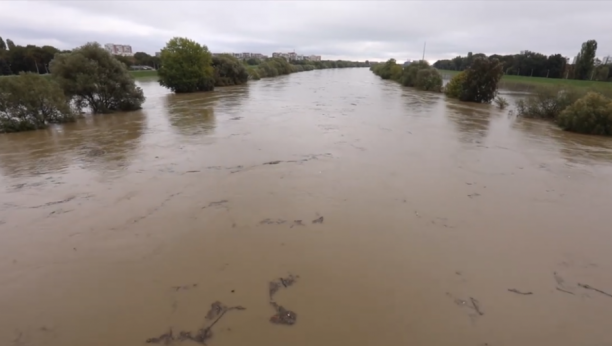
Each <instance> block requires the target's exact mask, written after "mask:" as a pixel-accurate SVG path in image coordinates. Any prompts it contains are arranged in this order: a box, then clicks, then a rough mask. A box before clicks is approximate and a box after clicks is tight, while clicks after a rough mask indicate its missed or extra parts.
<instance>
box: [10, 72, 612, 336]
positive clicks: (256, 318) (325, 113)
mask: <svg viewBox="0 0 612 346" xmlns="http://www.w3.org/2000/svg"><path fill="white" fill-rule="evenodd" d="M141 86H142V87H143V89H144V92H145V94H146V96H147V102H146V103H145V105H144V108H143V109H142V110H141V111H138V112H133V113H127V114H113V115H104V116H96V117H87V118H85V119H83V120H80V121H78V122H77V123H74V124H67V125H64V126H61V127H52V128H50V129H47V130H42V131H36V132H29V133H17V134H7V135H1V136H0V186H1V188H2V190H1V191H0V345H9V346H13V345H46V346H73V345H74V346H77V345H78V346H80V345H88V346H108V345H144V344H145V340H146V339H147V338H151V337H154V338H162V337H163V335H160V333H167V332H168V331H169V330H172V331H173V332H172V334H171V335H172V338H173V339H174V338H180V337H181V334H180V331H185V332H186V333H187V332H191V334H189V335H190V337H191V338H193V339H198V340H200V339H202V340H203V339H204V336H206V335H208V334H207V333H204V334H202V333H200V332H199V331H201V330H202V328H206V326H209V324H210V323H211V321H210V320H206V319H205V316H206V313H207V311H208V310H209V307H210V303H211V302H215V301H217V300H218V301H219V302H223V304H224V306H228V307H231V306H244V307H247V308H248V309H247V310H245V311H239V312H236V313H234V311H230V312H228V313H226V314H225V315H224V317H223V318H222V319H220V320H219V321H218V322H217V323H216V324H215V325H214V327H213V328H212V331H213V333H214V337H213V338H212V339H208V340H207V343H208V344H210V345H230V346H231V345H250V344H256V345H276V344H283V343H286V344H289V343H290V344H291V345H292V346H301V345H304V346H305V345H400V344H401V345H404V344H406V345H459V346H463V345H465V346H474V345H484V344H488V345H502V344H520V345H538V346H540V345H555V346H559V345H561V346H563V345H567V346H570V345H571V346H574V345H584V344H593V345H595V344H607V343H608V344H609V343H612V335H611V334H610V333H609V327H608V326H607V321H609V320H610V319H611V318H612V310H611V309H610V307H609V304H612V301H611V300H610V297H609V296H607V295H606V293H607V294H612V277H611V276H610V275H609V273H610V272H611V271H612V254H611V252H610V251H609V244H610V241H612V233H610V231H609V225H608V224H609V222H608V221H607V218H606V216H607V215H608V214H609V209H610V207H609V205H610V203H609V201H610V196H612V141H611V140H609V139H606V138H601V137H589V136H581V135H574V134H569V133H565V132H562V131H560V130H558V129H557V128H555V127H554V126H551V125H549V124H546V123H541V122H534V121H524V120H520V119H519V120H517V119H515V118H514V117H512V116H508V111H500V110H497V109H495V107H494V106H489V105H473V104H465V103H460V102H457V101H454V100H447V99H446V98H445V97H444V95H441V94H435V93H434V94H432V93H424V92H419V91H416V90H413V89H409V88H403V87H401V86H399V85H397V83H393V82H386V81H382V80H380V79H379V78H378V77H376V76H374V75H373V74H372V73H371V72H370V71H367V69H346V70H325V71H312V72H307V73H298V74H294V75H290V76H284V77H279V78H275V79H264V80H261V81H258V82H254V83H249V84H248V85H245V86H239V87H229V88H221V89H219V90H218V91H215V92H214V93H205V94H194V95H168V93H167V92H166V90H164V89H162V88H160V87H159V86H158V85H157V84H156V82H155V81H150V82H149V81H144V82H141ZM514 97H515V96H512V95H508V96H507V98H508V99H510V100H511V101H512V100H513V98H514ZM319 220H320V222H319ZM315 221H316V222H315ZM289 272H292V273H299V274H300V276H301V278H300V280H299V284H296V285H291V286H290V287H288V288H287V289H285V287H284V286H283V285H282V283H281V287H279V288H280V289H279V290H278V291H276V292H275V293H274V295H273V296H274V300H273V302H274V303H275V304H277V306H282V307H283V309H284V310H283V311H282V312H286V311H291V312H293V311H295V312H297V314H299V322H296V323H295V324H293V325H290V327H289V326H278V325H276V324H275V323H271V321H270V316H271V315H272V314H274V315H277V314H279V313H280V311H279V308H278V307H275V306H274V305H272V304H271V303H270V299H269V293H270V292H269V287H268V286H267V284H268V283H269V280H270V279H271V278H278V277H279V275H281V274H284V273H289ZM194 284H197V286H193V285H194ZM509 289H514V290H516V291H518V292H521V293H528V292H532V293H533V294H532V295H524V294H520V293H517V292H514V291H508V290H509ZM273 309H274V310H273ZM286 316H287V317H288V319H287V321H288V322H291V321H293V320H292V319H291V317H292V315H286ZM295 316H297V315H295ZM279 317H281V316H279ZM279 321H280V320H279ZM296 321H297V320H296ZM272 322H274V321H272ZM284 327H287V328H284ZM183 337H184V338H187V334H184V335H183ZM166 338H169V336H168V337H166ZM160 341H162V340H161V339H160ZM174 341H176V342H178V341H177V340H174ZM191 342H192V341H190V340H186V341H185V342H184V344H185V345H187V344H188V343H191Z"/></svg>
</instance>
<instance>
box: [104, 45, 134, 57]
mask: <svg viewBox="0 0 612 346" xmlns="http://www.w3.org/2000/svg"><path fill="white" fill-rule="evenodd" d="M104 49H106V50H107V51H108V52H109V53H111V54H113V55H122V56H132V55H134V53H132V46H130V45H126V44H114V43H107V44H105V45H104Z"/></svg>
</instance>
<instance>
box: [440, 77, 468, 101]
mask: <svg viewBox="0 0 612 346" xmlns="http://www.w3.org/2000/svg"><path fill="white" fill-rule="evenodd" d="M465 77H466V73H465V71H463V72H459V73H457V74H456V75H455V76H453V78H451V80H450V81H449V82H448V84H446V87H445V88H444V94H446V96H448V97H451V98H455V99H458V98H459V97H461V94H462V93H463V85H464V83H465Z"/></svg>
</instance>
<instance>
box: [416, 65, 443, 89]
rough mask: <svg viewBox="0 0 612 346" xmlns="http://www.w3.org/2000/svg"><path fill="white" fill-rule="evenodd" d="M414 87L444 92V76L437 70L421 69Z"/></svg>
mask: <svg viewBox="0 0 612 346" xmlns="http://www.w3.org/2000/svg"><path fill="white" fill-rule="evenodd" d="M414 86H415V87H416V88H417V89H421V90H426V91H435V92H440V91H442V76H441V75H440V73H439V72H438V70H436V69H435V68H432V67H428V68H424V69H420V70H419V71H418V72H417V75H416V81H415V84H414Z"/></svg>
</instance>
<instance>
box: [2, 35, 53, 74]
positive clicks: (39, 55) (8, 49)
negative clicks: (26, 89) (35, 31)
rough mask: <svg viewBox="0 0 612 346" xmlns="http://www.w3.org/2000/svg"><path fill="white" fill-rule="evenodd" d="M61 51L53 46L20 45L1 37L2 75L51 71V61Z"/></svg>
mask: <svg viewBox="0 0 612 346" xmlns="http://www.w3.org/2000/svg"><path fill="white" fill-rule="evenodd" d="M59 52H60V50H59V49H57V48H55V47H52V46H42V47H38V46H33V45H27V46H25V47H24V46H18V45H15V43H14V42H13V41H11V40H10V39H7V40H6V41H4V39H2V37H0V76H1V75H11V74H18V73H19V72H34V73H49V63H50V62H51V60H53V57H54V56H55V54H56V53H59Z"/></svg>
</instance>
